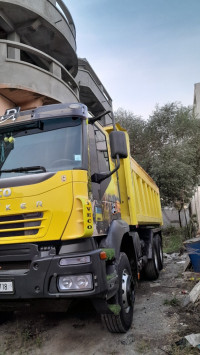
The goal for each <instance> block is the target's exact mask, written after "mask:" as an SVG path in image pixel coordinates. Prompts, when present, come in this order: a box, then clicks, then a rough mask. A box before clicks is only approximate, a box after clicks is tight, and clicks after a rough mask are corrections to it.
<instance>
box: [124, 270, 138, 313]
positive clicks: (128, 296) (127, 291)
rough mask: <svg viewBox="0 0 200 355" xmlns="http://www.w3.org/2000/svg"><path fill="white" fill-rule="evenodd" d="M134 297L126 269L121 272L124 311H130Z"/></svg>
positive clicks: (129, 276)
mask: <svg viewBox="0 0 200 355" xmlns="http://www.w3.org/2000/svg"><path fill="white" fill-rule="evenodd" d="M134 299H135V294H134V287H133V279H132V276H131V275H129V273H128V271H127V270H124V271H123V273H122V305H123V309H124V311H125V312H126V313H128V312H129V311H130V308H131V306H132V304H133V302H134Z"/></svg>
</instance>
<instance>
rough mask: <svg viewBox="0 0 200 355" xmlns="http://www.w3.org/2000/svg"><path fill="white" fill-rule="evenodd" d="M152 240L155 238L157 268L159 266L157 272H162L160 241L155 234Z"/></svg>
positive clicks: (158, 236)
mask: <svg viewBox="0 0 200 355" xmlns="http://www.w3.org/2000/svg"><path fill="white" fill-rule="evenodd" d="M154 238H155V245H156V252H157V257H158V266H159V270H162V269H163V250H162V241H161V237H160V235H159V234H156V235H155V237H154Z"/></svg>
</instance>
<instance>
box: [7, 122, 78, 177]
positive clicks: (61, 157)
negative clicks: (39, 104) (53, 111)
mask: <svg viewBox="0 0 200 355" xmlns="http://www.w3.org/2000/svg"><path fill="white" fill-rule="evenodd" d="M81 165H82V125H81V119H80V118H77V117H76V118H72V117H66V118H63V117H62V118H57V119H49V120H47V119H46V120H40V121H36V122H34V123H31V124H30V125H27V126H26V129H25V127H23V128H21V129H19V127H17V126H15V127H14V126H13V130H12V131H9V132H2V131H1V132H0V169H1V170H2V173H1V172H0V178H5V177H6V178H7V177H11V176H12V177H13V176H17V175H20V176H21V175H24V174H33V173H41V172H44V171H51V172H54V171H55V172H56V171H60V170H71V169H74V168H76V169H77V168H80V167H81ZM27 167H28V168H27ZM19 168H20V169H21V170H20V169H19ZM29 168H30V169H29ZM31 168H32V169H31ZM15 169H16V171H15ZM7 170H8V171H7ZM10 170H12V172H10ZM19 170H20V171H19Z"/></svg>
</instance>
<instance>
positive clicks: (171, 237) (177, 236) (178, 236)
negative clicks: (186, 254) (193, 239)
mask: <svg viewBox="0 0 200 355" xmlns="http://www.w3.org/2000/svg"><path fill="white" fill-rule="evenodd" d="M186 233H187V229H186V228H175V227H168V228H166V229H163V232H162V236H163V251H164V253H167V254H170V253H178V252H179V251H180V249H181V248H182V247H183V242H184V240H186Z"/></svg>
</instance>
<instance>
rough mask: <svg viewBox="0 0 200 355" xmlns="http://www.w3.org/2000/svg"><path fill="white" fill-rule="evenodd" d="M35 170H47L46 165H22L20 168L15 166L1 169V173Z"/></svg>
mask: <svg viewBox="0 0 200 355" xmlns="http://www.w3.org/2000/svg"><path fill="white" fill-rule="evenodd" d="M35 170H42V171H44V172H46V169H45V168H44V166H39V165H36V166H22V167H20V168H15V169H7V170H0V174H1V173H22V172H24V171H35Z"/></svg>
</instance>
